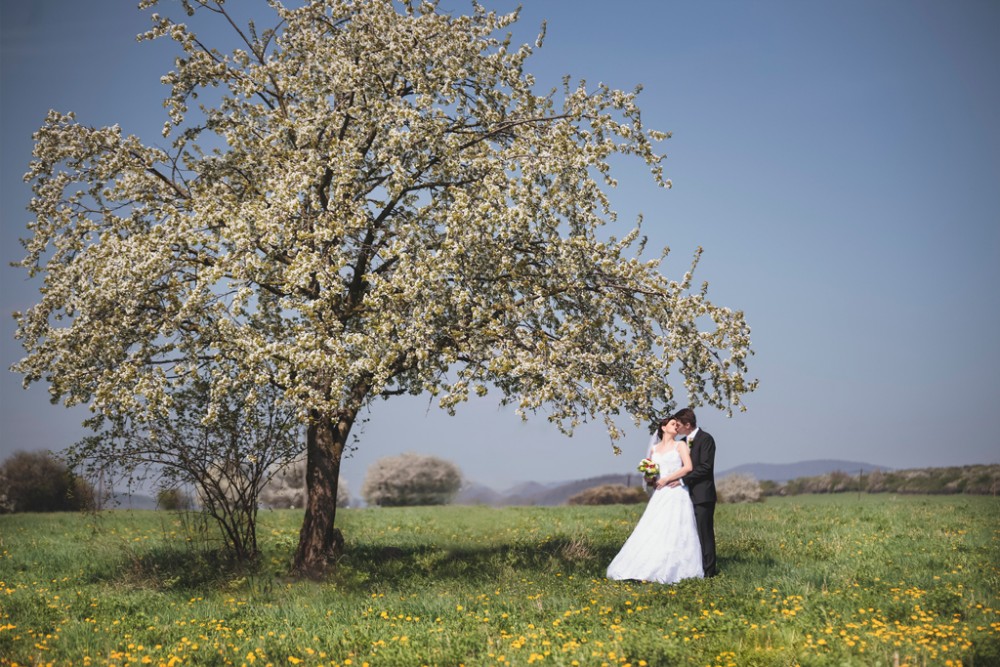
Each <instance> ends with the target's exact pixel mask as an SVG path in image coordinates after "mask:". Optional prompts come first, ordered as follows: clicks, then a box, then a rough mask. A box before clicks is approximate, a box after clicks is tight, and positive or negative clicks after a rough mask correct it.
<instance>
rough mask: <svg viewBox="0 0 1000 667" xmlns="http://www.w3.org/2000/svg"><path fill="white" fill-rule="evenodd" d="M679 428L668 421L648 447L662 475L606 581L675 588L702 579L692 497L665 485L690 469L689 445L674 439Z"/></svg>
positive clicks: (613, 562)
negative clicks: (649, 582)
mask: <svg viewBox="0 0 1000 667" xmlns="http://www.w3.org/2000/svg"><path fill="white" fill-rule="evenodd" d="M677 427H678V422H677V421H676V420H674V419H672V418H667V419H664V420H663V421H662V422H660V428H659V429H657V431H656V438H655V439H654V440H653V441H652V442H651V443H650V446H649V453H648V455H647V457H648V458H651V459H652V460H653V461H654V462H656V463H657V464H658V465H659V466H660V476H659V478H657V480H656V485H655V487H654V490H653V495H652V497H651V498H650V499H649V504H648V505H646V510H645V512H643V514H642V517H641V518H640V519H639V523H637V524H636V526H635V529H634V530H633V531H632V534H631V535H630V536H629V538H628V540H626V541H625V544H624V545H623V546H622V548H621V551H619V552H618V555H617V556H615V558H614V560H612V561H611V565H609V566H608V579H637V580H640V581H655V582H657V583H661V584H672V583H674V582H677V581H680V580H681V579H690V578H692V577H698V578H700V577H703V576H704V572H703V570H702V565H701V544H700V543H699V542H698V528H697V525H696V524H695V520H694V505H692V503H691V496H690V495H688V490H687V487H685V486H684V484H683V483H682V484H679V485H677V486H673V487H670V486H667V484H668V483H669V482H671V481H673V480H677V479H681V478H682V477H684V475H686V474H688V473H689V472H691V468H692V466H691V452H690V451H689V450H688V445H687V443H686V442H684V441H683V440H681V441H675V440H674V438H675V437H677Z"/></svg>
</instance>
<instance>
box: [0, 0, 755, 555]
mask: <svg viewBox="0 0 1000 667" xmlns="http://www.w3.org/2000/svg"><path fill="white" fill-rule="evenodd" d="M157 4H158V3H157V2H156V0H145V1H144V2H143V3H142V6H144V7H145V8H154V6H155V5H157ZM269 4H270V5H271V6H272V8H273V11H274V12H275V14H276V17H275V27H274V28H269V29H266V30H260V29H258V27H257V26H256V25H255V24H253V23H252V22H251V23H250V24H248V25H241V24H240V23H239V22H238V21H236V20H235V19H234V18H233V17H232V16H231V14H230V13H229V9H228V7H227V5H225V4H223V3H222V2H215V1H211V0H197V1H189V0H184V1H182V2H181V6H182V7H183V8H184V9H185V10H186V13H187V15H188V18H189V19H190V21H191V22H192V25H191V26H189V25H188V24H186V23H181V22H179V21H178V20H177V19H175V18H172V17H170V16H168V15H166V14H164V15H160V14H157V13H154V14H152V22H153V27H152V29H151V30H150V31H149V32H148V33H146V34H144V35H142V36H141V38H143V39H157V38H169V39H172V40H174V41H175V42H176V43H177V44H178V45H179V47H180V48H181V50H182V51H183V53H182V55H181V56H180V57H178V58H177V60H176V61H175V63H174V68H173V69H172V70H171V71H170V72H169V73H168V74H167V75H166V76H164V77H163V79H162V80H163V82H164V83H165V84H167V85H168V86H169V88H170V94H169V96H168V97H167V99H166V107H167V111H168V120H167V122H166V123H165V126H164V129H163V135H164V137H165V138H166V139H167V140H168V142H169V143H168V145H167V147H158V146H156V145H150V144H145V143H143V142H142V141H141V140H140V139H139V138H138V137H135V136H124V135H123V134H122V132H121V130H120V128H119V127H118V126H110V127H92V126H88V125H85V124H82V123H80V122H78V121H77V120H76V118H75V117H74V116H73V114H72V113H58V112H51V113H50V114H49V116H48V118H47V119H46V121H45V124H44V125H43V127H42V128H41V129H40V130H39V131H38V132H37V134H36V135H35V150H34V160H33V162H32V163H31V166H30V171H29V172H28V174H27V177H26V178H27V179H28V180H29V181H30V182H31V183H32V186H33V190H34V198H33V199H32V201H31V204H30V206H29V209H30V211H31V212H32V214H33V216H34V220H33V222H31V223H30V225H29V228H30V231H31V236H30V237H29V238H28V239H26V240H25V247H26V249H27V254H26V257H25V258H24V260H23V261H22V263H21V265H22V266H23V267H24V268H26V269H27V270H28V272H29V273H30V274H31V275H40V276H41V277H42V278H43V279H44V287H43V289H42V294H41V299H40V301H39V303H38V304H37V305H35V306H34V307H32V308H31V309H30V310H28V311H27V312H25V313H21V314H18V315H17V318H18V325H19V328H18V336H19V337H20V338H21V340H22V341H23V344H24V347H25V350H26V356H25V358H24V359H23V360H22V361H20V362H19V363H18V364H16V365H15V366H14V369H15V370H17V371H19V372H21V373H23V374H24V376H25V382H26V383H30V382H35V381H42V380H44V381H45V382H47V383H48V384H49V385H50V387H51V392H52V394H53V396H54V397H55V398H57V399H62V400H64V401H65V402H66V403H68V404H74V403H89V404H91V405H92V406H93V407H94V409H95V410H97V411H99V412H102V413H105V414H127V415H129V417H130V418H131V419H135V420H138V421H142V420H151V419H155V418H156V416H157V415H161V416H162V415H164V414H166V413H168V412H169V410H170V404H171V395H172V393H173V392H175V391H177V390H179V389H181V388H183V387H184V386H185V385H187V384H189V383H190V382H191V381H192V379H193V378H197V377H198V376H199V374H200V373H201V371H202V370H204V369H206V368H213V369H216V370H214V371H213V373H212V375H213V377H214V378H215V380H214V381H215V383H216V385H217V386H216V387H215V391H216V392H217V394H218V395H219V396H226V395H227V394H228V392H229V391H230V389H231V387H232V385H233V383H234V382H235V383H238V384H239V385H240V386H244V385H246V386H250V387H253V386H256V387H261V388H262V387H265V386H272V387H277V388H279V389H280V396H281V400H282V401H284V402H285V403H287V404H288V405H289V406H291V407H292V408H294V410H295V411H296V412H297V414H298V418H299V419H300V421H301V422H302V423H303V424H305V425H307V427H308V442H307V454H308V467H307V477H308V480H307V485H308V488H309V500H308V502H307V507H306V519H305V523H304V525H303V530H302V536H301V541H300V546H299V552H298V554H297V557H296V564H297V567H299V568H300V569H301V570H303V571H306V572H321V571H322V570H323V568H324V567H325V563H326V562H327V560H328V559H329V556H330V555H331V553H332V550H333V549H335V547H336V544H337V540H336V538H335V535H334V533H333V528H332V526H333V521H334V516H335V498H336V484H337V476H338V472H339V466H340V458H341V455H342V453H343V447H344V443H345V442H346V440H347V438H348V437H349V434H350V430H351V426H352V425H353V423H354V420H355V418H356V416H357V414H358V412H359V411H360V410H361V409H363V408H364V407H365V406H367V405H368V404H370V403H371V402H372V401H374V400H378V399H380V398H385V397H390V396H393V395H399V394H405V393H409V394H420V393H424V392H429V393H430V394H432V395H435V396H436V397H437V399H438V402H439V404H440V405H441V407H442V408H444V409H446V410H448V411H454V410H455V408H456V407H457V406H458V405H459V404H460V403H462V402H463V401H464V400H466V399H467V398H468V397H469V395H470V393H472V392H475V393H477V394H485V393H487V392H488V391H489V390H490V389H491V388H495V389H497V390H499V395H500V399H501V400H502V401H504V402H507V403H512V404H513V405H515V406H516V409H517V411H518V413H519V414H521V415H522V416H527V415H528V414H530V413H533V412H535V411H538V410H541V409H544V410H545V411H546V413H547V416H548V419H550V420H551V421H553V422H555V423H556V424H557V425H558V426H559V427H560V429H562V430H563V431H564V432H566V433H572V431H573V429H574V427H576V426H577V425H578V424H579V423H580V422H581V421H583V420H592V419H603V420H604V422H605V423H606V424H607V428H608V431H609V433H610V434H611V436H612V438H613V439H614V438H617V437H618V435H619V430H618V426H617V425H616V423H615V420H616V418H617V416H618V415H621V414H623V413H625V414H628V415H631V416H632V418H633V419H635V420H636V421H639V420H642V421H644V420H645V419H647V418H648V417H649V416H650V415H652V414H655V413H657V412H659V411H662V410H663V409H664V408H665V407H668V406H672V405H673V404H674V402H675V397H674V389H673V388H672V386H671V383H670V381H669V378H670V377H671V375H672V373H676V374H677V375H676V377H680V378H683V383H684V384H685V385H686V389H687V394H688V397H689V401H690V402H693V403H696V404H708V405H712V406H716V407H718V408H721V409H723V410H726V411H730V412H731V411H732V410H733V409H734V408H740V407H741V406H742V404H741V396H742V395H743V394H745V393H746V392H748V391H752V390H753V387H754V383H753V382H752V381H750V380H748V379H747V377H746V372H747V368H746V363H745V362H746V358H747V356H748V355H749V354H750V340H749V329H748V327H747V325H746V323H745V320H744V317H743V314H742V312H740V311H738V310H731V309H729V308H725V307H720V306H717V305H715V304H713V303H712V302H711V301H710V300H709V299H708V298H707V295H706V289H707V287H702V288H701V289H700V290H692V274H691V271H687V272H685V273H684V274H683V275H682V276H679V277H677V279H668V278H667V277H665V276H664V275H663V274H662V273H661V271H660V266H661V262H662V260H663V258H664V257H665V256H666V251H664V252H662V253H657V254H656V255H655V256H654V257H652V258H649V259H643V258H642V255H643V250H644V245H645V243H644V239H643V238H642V236H641V232H640V229H639V228H638V226H637V227H636V228H635V229H631V230H628V231H626V233H624V234H623V235H621V237H620V238H618V237H616V236H614V235H611V234H607V233H605V232H603V231H602V230H603V229H604V228H605V225H606V224H607V223H609V222H612V221H614V220H615V213H614V210H613V208H612V205H611V202H610V200H609V195H608V193H609V191H610V190H611V189H612V188H613V187H614V186H615V184H616V183H615V180H614V177H613V175H612V160H613V158H615V156H617V155H625V156H630V157H632V158H634V159H636V160H640V161H642V162H644V163H645V164H646V165H648V168H649V172H650V174H651V178H653V179H654V180H655V181H656V182H657V183H659V184H660V185H661V186H664V187H669V185H670V181H669V180H667V179H666V178H665V177H664V175H663V172H662V167H661V161H662V156H661V155H660V154H659V153H657V151H656V144H657V142H659V141H661V140H663V139H665V138H667V136H668V135H667V134H666V133H662V132H658V131H655V130H652V129H648V128H646V127H644V125H643V123H642V120H641V114H640V110H639V107H638V106H637V95H638V94H639V90H638V89H637V90H635V91H633V92H622V91H619V90H613V89H610V88H608V87H606V86H604V85H597V86H588V85H587V84H586V83H585V82H583V81H580V82H577V83H574V82H573V81H572V80H571V79H569V78H566V79H565V80H564V84H563V86H562V88H561V90H554V91H543V92H536V91H535V90H534V88H535V84H534V78H533V77H532V76H531V74H530V73H529V72H528V71H527V70H526V69H525V64H526V62H527V60H528V58H529V56H530V55H531V54H532V52H533V51H534V49H535V48H537V47H540V46H541V41H542V38H541V36H540V37H539V39H538V40H537V42H536V44H535V45H534V46H531V45H520V46H515V45H514V44H512V41H511V37H510V36H509V35H507V36H504V34H503V33H504V32H505V31H506V30H507V29H509V28H510V26H511V25H512V24H513V23H514V22H515V21H516V19H517V14H516V12H515V13H513V14H508V15H498V14H496V13H493V12H489V11H486V10H485V9H484V8H483V7H481V6H479V5H478V4H474V5H473V8H472V11H471V13H470V14H469V15H451V14H448V13H445V12H442V11H440V9H439V8H438V6H437V4H436V3H433V2H421V3H415V2H391V1H389V0H379V1H376V2H366V1H362V0H312V1H310V2H306V3H304V4H302V5H301V6H296V7H285V6H283V5H282V4H281V3H279V2H270V3H269ZM170 9H171V10H174V9H175V8H173V7H171V8H170ZM164 11H167V10H164ZM168 13H169V12H168ZM202 20H205V21H209V20H215V21H221V22H222V23H224V24H225V23H228V24H230V25H231V28H232V30H233V31H234V35H235V36H236V39H237V40H238V41H239V42H240V44H239V45H238V46H237V47H236V48H232V49H229V50H223V49H222V48H221V47H220V48H215V47H213V46H212V45H210V44H206V43H204V42H202V41H201V40H200V39H199V38H198V37H197V36H196V33H195V31H194V27H193V24H195V23H198V22H199V21H202ZM199 96H200V97H199ZM199 100H200V102H199ZM696 262H697V258H695V262H693V263H692V266H691V269H692V270H693V268H694V264H695V263H696ZM255 398H256V396H255V391H254V390H253V389H250V390H249V391H248V395H247V397H246V399H247V400H255Z"/></svg>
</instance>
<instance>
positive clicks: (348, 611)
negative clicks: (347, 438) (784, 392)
mask: <svg viewBox="0 0 1000 667" xmlns="http://www.w3.org/2000/svg"><path fill="white" fill-rule="evenodd" d="M641 512H642V506H621V505H618V506H607V507H545V508H541V507H540V508H531V507H511V508H503V509H491V508H485V507H437V508H400V509H355V510H341V511H340V512H339V513H338V525H339V526H340V527H341V528H342V529H343V531H344V534H345V537H346V539H347V550H346V554H345V555H344V557H343V560H342V562H341V563H340V564H339V567H338V569H337V572H336V573H335V574H334V575H333V576H331V577H330V578H329V580H327V581H326V582H323V583H316V582H310V581H297V580H293V579H290V578H288V577H287V576H286V572H287V568H288V563H289V561H290V558H291V555H292V552H293V550H294V547H295V543H296V540H297V531H298V526H299V521H300V520H301V514H300V513H299V512H295V511H282V512H266V513H263V514H262V515H261V526H260V539H261V543H262V547H263V549H264V557H263V561H262V563H261V565H260V566H259V567H258V568H257V569H255V570H252V571H251V570H242V571H241V570H239V569H233V568H231V567H227V566H226V565H225V564H224V563H221V562H219V560H218V558H217V557H216V556H215V555H214V551H213V547H214V545H213V544H212V543H211V540H210V539H209V537H208V535H211V533H210V532H209V533H205V532H204V530H202V529H200V527H199V526H198V525H197V521H194V520H193V519H192V518H191V517H185V516H183V515H178V514H174V513H167V512H126V511H115V512H105V513H102V514H99V515H83V514H60V515H7V516H0V664H3V665H36V664H54V665H65V664H73V665H105V664H113V665H127V664H131V665H142V664H151V665H170V666H173V665H179V664H184V665H230V664H232V665H248V666H252V667H261V666H263V665H269V664H270V665H319V664H323V665H338V666H346V665H350V666H351V667H362V666H364V665H369V666H370V667H376V666H381V665H439V666H445V665H447V666H453V665H515V666H517V665H529V664H537V665H582V666H590V665H595V666H599V665H608V666H609V667H610V666H622V665H632V666H638V665H651V666H662V665H736V666H739V667H743V666H744V665H866V666H868V665H967V666H973V667H974V666H978V665H981V666H983V667H986V666H988V665H1000V599H998V598H1000V499H997V498H990V497H969V496H935V497H928V496H922V497H914V496H862V497H858V496H857V495H843V494H841V495H832V496H799V497H795V498H771V499H768V501H767V502H765V503H761V504H755V505H721V506H719V509H718V512H717V517H716V525H717V533H718V543H719V557H720V569H721V572H722V574H721V575H720V576H718V577H716V578H714V579H710V580H694V581H685V582H682V583H681V584H678V585H675V586H660V585H655V584H645V583H638V582H611V581H608V580H606V579H605V578H604V569H605V567H606V566H607V563H608V562H609V561H610V560H611V558H612V557H613V556H614V554H615V553H616V552H617V550H618V548H619V547H620V545H621V543H622V542H623V541H624V540H625V538H626V537H627V536H628V534H629V532H630V531H631V528H632V526H633V525H634V524H635V522H636V521H637V519H638V517H639V515H640V513H641Z"/></svg>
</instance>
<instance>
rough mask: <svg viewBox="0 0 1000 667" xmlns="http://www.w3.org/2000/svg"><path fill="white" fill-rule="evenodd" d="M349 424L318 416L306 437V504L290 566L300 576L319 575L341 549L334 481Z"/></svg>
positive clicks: (337, 475)
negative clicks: (293, 559)
mask: <svg viewBox="0 0 1000 667" xmlns="http://www.w3.org/2000/svg"><path fill="white" fill-rule="evenodd" d="M349 428H350V427H349V425H346V428H345V425H344V424H335V423H333V421H332V420H331V419H328V418H326V419H319V420H317V421H316V422H315V423H314V424H313V425H311V426H310V427H309V430H308V432H307V439H306V450H307V456H308V459H307V463H306V493H307V496H306V507H305V517H304V518H303V521H302V530H301V531H300V532H299V547H298V549H297V550H296V552H295V562H294V564H293V570H294V571H295V572H296V573H297V574H299V575H300V576H304V577H310V578H314V579H315V578H321V577H323V576H324V575H326V574H327V573H328V572H329V571H330V570H331V569H332V568H334V567H335V566H336V563H337V559H338V558H339V556H340V555H341V554H342V553H343V550H344V536H343V535H342V534H341V532H340V530H338V529H337V528H334V525H333V524H334V520H335V519H336V516H337V481H338V479H339V477H340V459H341V456H342V455H343V453H344V442H345V440H346V437H347V430H349Z"/></svg>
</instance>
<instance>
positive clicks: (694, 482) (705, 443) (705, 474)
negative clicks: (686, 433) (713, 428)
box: [684, 429, 716, 505]
mask: <svg viewBox="0 0 1000 667" xmlns="http://www.w3.org/2000/svg"><path fill="white" fill-rule="evenodd" d="M688 444H689V445H690V447H691V466H692V470H691V472H689V473H688V474H687V475H685V476H684V485H685V486H687V488H688V492H689V493H690V494H691V502H693V503H694V504H695V505H697V504H699V503H714V502H716V495H715V438H713V437H712V436H711V435H710V434H708V433H706V432H705V431H702V430H700V429H699V431H698V432H697V433H695V434H694V438H692V441H691V442H690V443H688Z"/></svg>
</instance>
